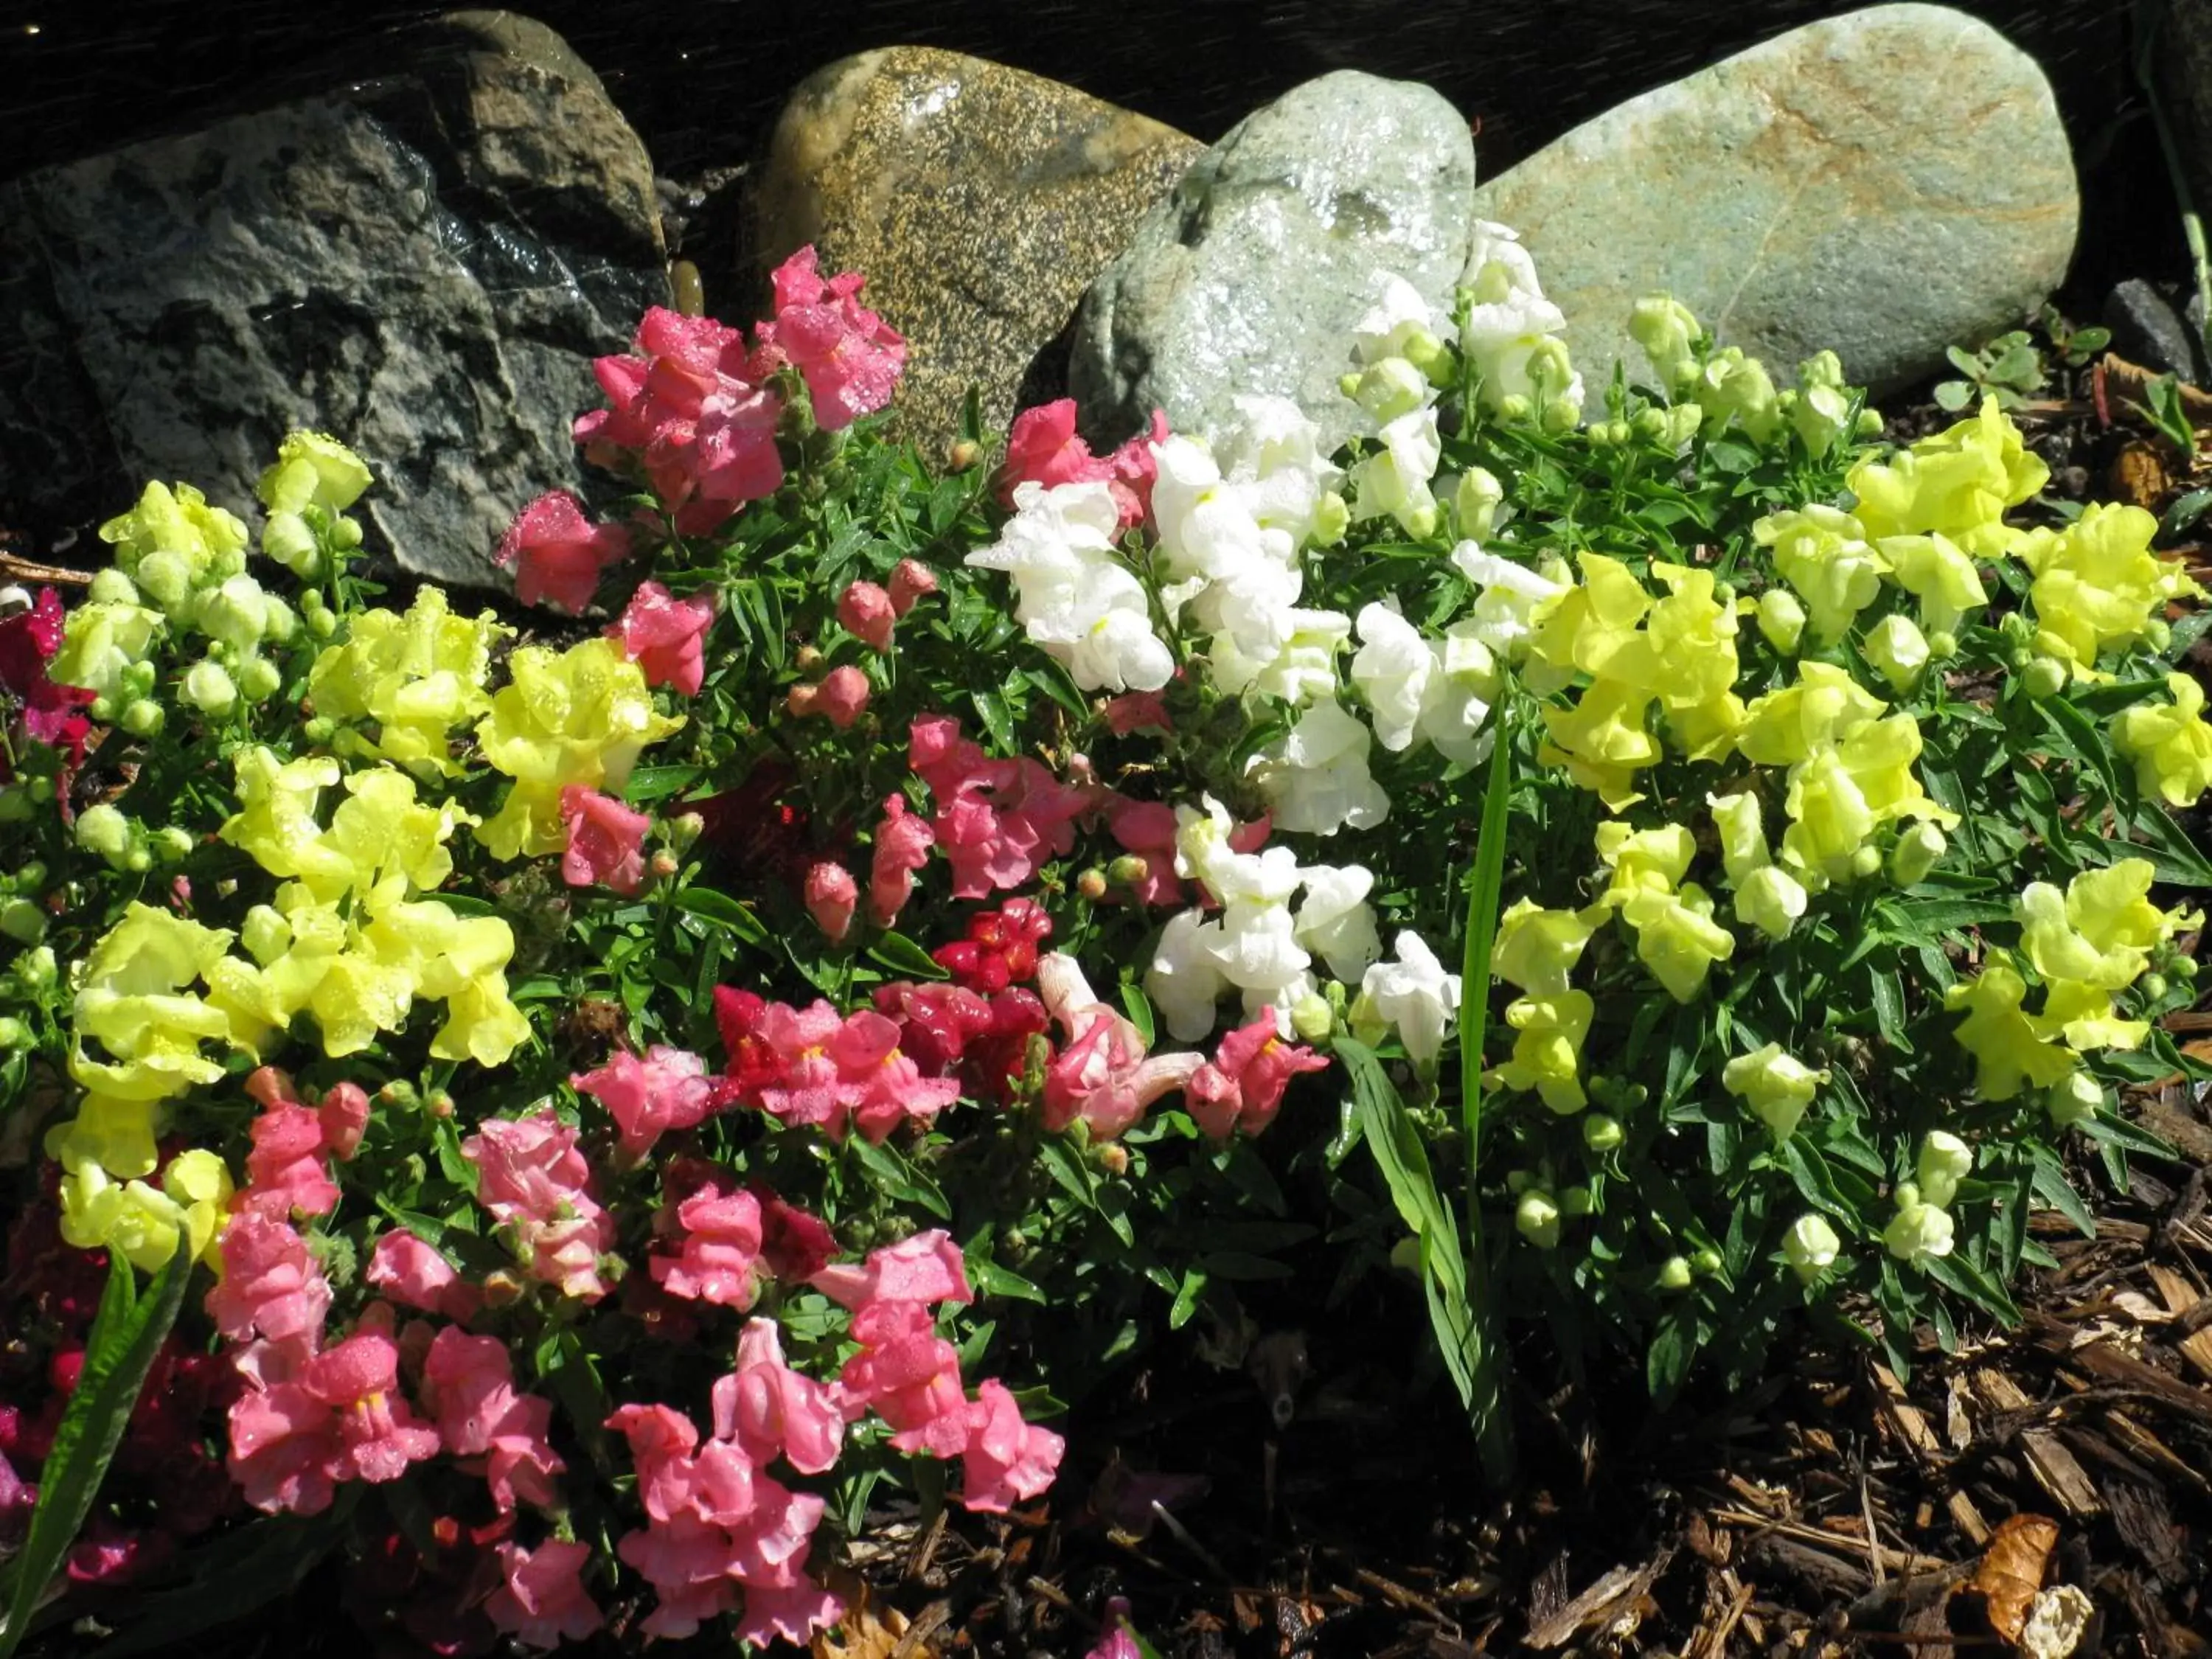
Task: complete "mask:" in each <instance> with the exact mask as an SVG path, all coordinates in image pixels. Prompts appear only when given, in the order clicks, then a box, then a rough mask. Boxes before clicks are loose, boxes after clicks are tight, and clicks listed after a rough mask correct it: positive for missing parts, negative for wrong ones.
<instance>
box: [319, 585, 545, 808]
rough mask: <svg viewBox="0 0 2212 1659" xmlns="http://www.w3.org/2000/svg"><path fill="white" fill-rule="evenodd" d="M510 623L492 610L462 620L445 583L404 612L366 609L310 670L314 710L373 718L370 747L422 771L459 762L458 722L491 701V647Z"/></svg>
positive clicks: (477, 714) (478, 715) (479, 713)
mask: <svg viewBox="0 0 2212 1659" xmlns="http://www.w3.org/2000/svg"><path fill="white" fill-rule="evenodd" d="M511 631H512V630H510V629H507V628H505V627H503V626H501V623H500V622H499V621H498V619H497V618H496V617H494V616H493V614H492V613H491V612H490V611H484V612H483V613H482V614H481V615H479V616H477V617H474V618H470V617H457V616H455V615H453V611H452V610H451V609H450V608H449V606H448V605H447V599H446V595H445V592H444V591H443V590H442V589H441V588H436V587H427V586H426V587H425V588H423V589H422V593H421V594H420V596H419V597H417V599H416V601H415V603H414V605H411V606H410V607H409V609H408V610H407V611H406V612H405V614H404V615H402V614H401V613H399V612H398V611H363V612H362V613H361V614H360V615H359V616H357V617H355V618H354V619H353V623H352V625H351V629H350V632H349V636H348V638H347V639H346V641H345V642H344V643H343V644H341V645H333V646H331V647H327V648H326V649H325V650H324V651H323V652H322V653H321V654H320V655H319V656H318V657H317V658H316V659H315V665H314V668H313V670H312V671H310V673H309V674H308V677H307V695H308V696H310V697H311V698H312V699H313V702H314V705H315V712H316V713H317V714H324V715H327V716H328V717H329V718H331V720H342V721H345V722H348V723H355V722H361V721H374V722H375V725H376V728H377V730H376V737H375V738H374V741H373V742H371V741H368V739H366V738H364V739H363V741H364V744H365V745H366V746H367V748H368V750H369V751H370V752H372V753H374V754H377V755H380V756H382V757H384V758H385V759H386V760H389V761H395V762H398V763H399V764H401V765H403V766H405V767H407V768H409V769H410V770H415V771H418V772H422V773H426V774H427V773H428V772H430V771H436V772H441V773H444V774H447V775H452V774H453V773H455V772H458V771H459V766H458V765H457V764H456V763H454V762H453V759H452V757H451V756H450V755H449V753H448V752H447V736H448V734H449V733H450V732H453V730H454V729H455V728H456V727H458V726H465V725H467V724H468V723H469V722H471V721H472V720H480V719H482V718H483V715H484V714H486V713H488V712H489V709H490V708H491V697H490V696H489V693H488V692H487V691H486V690H485V689H484V686H485V683H486V681H487V679H488V678H489V675H490V671H491V653H492V651H493V648H494V647H495V646H496V644H497V643H498V641H499V640H500V639H501V636H502V635H506V634H507V633H509V632H511Z"/></svg>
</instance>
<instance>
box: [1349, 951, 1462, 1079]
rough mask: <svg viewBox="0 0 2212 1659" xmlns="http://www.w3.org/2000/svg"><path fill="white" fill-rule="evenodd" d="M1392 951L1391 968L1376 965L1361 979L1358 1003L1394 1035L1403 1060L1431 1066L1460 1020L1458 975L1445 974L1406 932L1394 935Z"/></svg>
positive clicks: (1433, 956)
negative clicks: (1402, 1050)
mask: <svg viewBox="0 0 2212 1659" xmlns="http://www.w3.org/2000/svg"><path fill="white" fill-rule="evenodd" d="M1397 947H1398V959H1397V960H1396V961H1395V962H1378V963H1376V964H1375V965H1374V966H1373V967H1371V968H1370V969H1368V970H1367V972H1366V975H1365V976H1364V978H1362V979H1361V981H1360V982H1359V1002H1360V1004H1361V1005H1364V1008H1365V1009H1366V1010H1367V1011H1369V1012H1371V1014H1372V1016H1373V1018H1376V1019H1377V1020H1380V1021H1381V1022H1382V1023H1383V1024H1385V1025H1387V1026H1389V1027H1391V1028H1392V1029H1394V1030H1396V1031H1397V1033H1398V1041H1399V1042H1401V1043H1402V1044H1404V1045H1405V1049H1406V1055H1407V1058H1408V1059H1409V1060H1412V1061H1413V1063H1414V1064H1415V1065H1416V1066H1427V1065H1431V1064H1432V1063H1433V1062H1434V1061H1435V1060H1436V1057H1437V1055H1438V1054H1441V1053H1442V1052H1443V1046H1444V1033H1445V1032H1447V1031H1448V1030H1450V1029H1451V1027H1452V1024H1453V1022H1454V1021H1455V1020H1456V1019H1457V1018H1459V975H1457V974H1448V973H1446V972H1444V968H1443V963H1440V962H1438V961H1437V954H1436V952H1435V951H1431V950H1430V949H1429V947H1428V945H1427V943H1426V941H1425V940H1424V939H1422V938H1421V936H1420V935H1419V933H1414V932H1413V931H1412V930H1411V929H1410V928H1409V929H1407V931H1405V932H1403V933H1400V934H1399V935H1398V939H1397ZM1355 1018H1357V1015H1355Z"/></svg>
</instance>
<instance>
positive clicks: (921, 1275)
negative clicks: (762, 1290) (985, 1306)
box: [807, 1227, 975, 1310]
mask: <svg viewBox="0 0 2212 1659" xmlns="http://www.w3.org/2000/svg"><path fill="white" fill-rule="evenodd" d="M807 1282H808V1283H809V1284H811V1285H813V1286H814V1288H815V1289H816V1290H817V1291H821V1292H822V1294H823V1295H824V1296H826V1297H829V1299H830V1300H831V1301H832V1302H834V1303H836V1304H837V1305H838V1306H839V1307H841V1308H846V1309H851V1310H859V1309H861V1308H865V1307H867V1306H869V1305H870V1304H873V1303H878V1302H921V1303H935V1302H953V1303H959V1304H967V1303H970V1302H973V1301H974V1300H975V1291H973V1290H971V1289H969V1285H968V1259H967V1257H965V1256H964V1255H962V1254H961V1252H960V1247H959V1246H958V1245H957V1244H956V1243H953V1242H952V1235H951V1234H950V1233H948V1232H946V1231H945V1230H944V1229H943V1228H942V1227H932V1228H930V1229H929V1230H928V1231H926V1232H919V1233H915V1234H913V1235H911V1236H910V1237H906V1238H902V1239H901V1240H899V1242H898V1243H896V1244H885V1245H883V1246H881V1247H879V1248H878V1249H874V1250H871V1251H870V1252H869V1253H868V1257H867V1260H866V1261H865V1262H858V1261H846V1262H840V1263H838V1264H837V1265H836V1266H834V1267H824V1268H823V1270H822V1271H821V1272H820V1273H816V1274H815V1275H814V1276H813V1278H812V1279H809V1280H808V1281H807Z"/></svg>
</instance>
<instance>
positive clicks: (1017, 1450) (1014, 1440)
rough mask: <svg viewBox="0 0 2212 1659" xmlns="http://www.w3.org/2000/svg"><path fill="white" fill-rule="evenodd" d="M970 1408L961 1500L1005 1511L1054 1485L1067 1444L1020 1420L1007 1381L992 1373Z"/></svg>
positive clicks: (973, 1506)
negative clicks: (965, 1475)
mask: <svg viewBox="0 0 2212 1659" xmlns="http://www.w3.org/2000/svg"><path fill="white" fill-rule="evenodd" d="M968 1410H969V1438H968V1449H967V1450H966V1452H965V1453H964V1454H963V1455H964V1457H965V1459H966V1469H967V1477H968V1479H967V1489H966V1491H965V1492H963V1494H962V1496H961V1499H960V1501H961V1502H962V1503H963V1504H965V1505H967V1507H968V1508H969V1509H971V1510H984V1511H987V1512H988V1513H991V1514H996V1515H1003V1514H1005V1513H1006V1511H1007V1510H1010V1509H1012V1507H1013V1506H1014V1504H1015V1503H1017V1502H1018V1501H1019V1500H1022V1499H1025V1498H1035V1497H1036V1496H1037V1495H1038V1494H1040V1493H1041V1492H1044V1491H1045V1490H1046V1489H1047V1488H1048V1487H1049V1486H1051V1485H1052V1480H1053V1476H1054V1474H1055V1473H1057V1472H1058V1470H1059V1468H1060V1452H1061V1450H1062V1449H1063V1447H1064V1444H1065V1443H1064V1442H1062V1440H1061V1439H1060V1437H1059V1436H1058V1435H1056V1434H1054V1432H1053V1431H1051V1430H1049V1429H1041V1428H1039V1427H1037V1426H1036V1424H1034V1423H1027V1422H1024V1421H1023V1420H1022V1411H1021V1407H1019V1406H1017V1405H1016V1404H1015V1403H1014V1396H1013V1395H1012V1394H1010V1393H1008V1392H1007V1389H1006V1384H1005V1383H1001V1382H1000V1381H998V1380H997V1379H996V1378H995V1377H994V1378H992V1379H990V1380H988V1381H987V1382H985V1383H983V1385H982V1386H981V1388H979V1389H976V1390H975V1400H974V1401H973V1402H972V1403H971V1404H970V1405H969V1408H968Z"/></svg>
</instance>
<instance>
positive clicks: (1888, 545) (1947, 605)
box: [1875, 532, 1990, 635]
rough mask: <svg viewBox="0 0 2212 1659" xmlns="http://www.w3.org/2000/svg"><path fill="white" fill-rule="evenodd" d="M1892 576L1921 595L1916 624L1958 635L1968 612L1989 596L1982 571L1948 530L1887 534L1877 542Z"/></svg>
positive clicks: (1987, 599)
mask: <svg viewBox="0 0 2212 1659" xmlns="http://www.w3.org/2000/svg"><path fill="white" fill-rule="evenodd" d="M1875 552H1877V553H1879V554H1881V556H1882V560H1883V562H1885V563H1887V565H1888V566H1889V574H1890V578H1891V580H1893V581H1895V582H1896V583H1897V585H1898V586H1899V587H1902V588H1903V589H1904V590H1905V592H1908V593H1910V594H1911V595H1912V597H1913V598H1914V599H1917V600H1919V601H1920V625H1921V626H1922V627H1923V629H1926V630H1927V631H1928V632H1929V633H1930V634H1951V635H1956V633H1957V632H1958V629H1959V624H1960V623H1961V622H1963V621H1965V620H1966V613H1967V612H1968V611H1978V610H1979V609H1980V608H1981V607H1982V606H1984V605H1987V604H1988V603H1989V602H1990V595H1989V591H1988V589H1986V588H1984V586H1982V573H1981V572H1980V571H1979V570H1978V569H1977V568H1975V566H1974V562H1973V561H1972V559H1970V558H1968V557H1967V556H1966V553H1965V551H1964V550H1962V549H1961V548H1960V546H1959V544H1957V543H1956V542H1954V541H1953V540H1952V539H1951V538H1949V537H1948V536H1944V535H1941V534H1937V533H1934V532H1931V533H1929V534H1928V535H1924V536H1886V537H1884V538H1882V539H1881V540H1880V541H1878V542H1876V543H1875Z"/></svg>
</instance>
